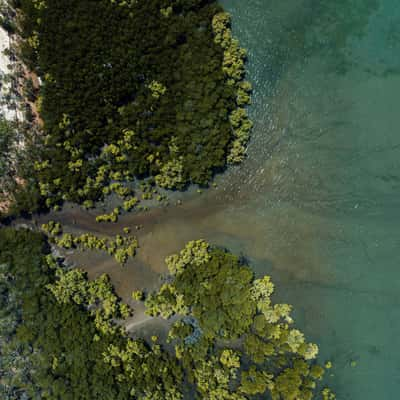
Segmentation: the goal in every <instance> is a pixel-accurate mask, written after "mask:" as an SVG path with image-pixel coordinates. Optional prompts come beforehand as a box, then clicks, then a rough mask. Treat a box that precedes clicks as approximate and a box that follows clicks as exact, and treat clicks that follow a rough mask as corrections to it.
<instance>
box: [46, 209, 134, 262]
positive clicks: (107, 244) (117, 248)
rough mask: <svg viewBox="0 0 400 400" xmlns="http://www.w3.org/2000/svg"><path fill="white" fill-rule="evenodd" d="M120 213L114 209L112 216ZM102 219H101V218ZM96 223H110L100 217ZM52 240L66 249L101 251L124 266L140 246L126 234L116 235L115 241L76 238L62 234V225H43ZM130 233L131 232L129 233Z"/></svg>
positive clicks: (84, 237) (90, 236)
mask: <svg viewBox="0 0 400 400" xmlns="http://www.w3.org/2000/svg"><path fill="white" fill-rule="evenodd" d="M116 213H119V209H117V208H116V209H114V211H113V213H112V215H115V214H116ZM99 217H100V218H99ZM99 217H97V218H96V221H98V222H100V221H105V220H107V221H108V216H107V215H106V216H99ZM42 229H43V231H44V232H46V233H47V234H48V235H49V236H50V239H51V240H52V241H53V242H54V243H55V244H56V245H57V246H59V247H62V248H64V249H71V248H79V249H81V250H100V251H104V252H106V253H108V254H109V255H112V256H114V258H115V260H116V261H117V262H118V263H119V264H121V265H124V264H125V263H126V262H127V261H128V258H129V257H134V256H135V254H136V249H137V248H138V246H139V244H138V241H137V239H136V237H134V236H131V235H129V234H126V236H121V235H116V236H115V238H114V239H108V238H100V237H98V236H96V235H93V234H91V233H83V234H81V235H78V236H75V235H72V234H71V233H62V227H61V225H60V223H58V222H54V221H49V222H48V223H47V224H43V225H42ZM125 231H126V230H125V229H124V232H125ZM128 233H129V232H128Z"/></svg>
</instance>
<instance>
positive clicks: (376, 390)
mask: <svg viewBox="0 0 400 400" xmlns="http://www.w3.org/2000/svg"><path fill="white" fill-rule="evenodd" d="M223 3H224V5H225V6H226V8H227V9H228V10H229V11H231V13H232V15H233V18H234V32H235V34H236V35H237V36H238V37H239V39H240V41H241V43H242V45H243V46H244V47H246V48H247V49H248V50H249V63H248V69H249V75H248V76H249V79H250V80H251V81H252V82H253V85H254V96H253V105H252V106H251V107H250V114H251V117H252V119H253V121H254V123H255V127H254V131H253V136H252V140H251V143H250V145H249V149H248V152H249V158H248V159H247V160H246V162H245V163H244V164H243V165H241V166H240V167H237V168H234V169H231V170H230V171H228V172H227V173H225V174H223V175H221V176H219V177H217V182H218V185H219V186H218V189H210V190H209V191H207V192H205V193H203V194H202V195H190V194H183V195H182V196H183V199H184V202H183V205H182V206H178V207H170V208H168V209H165V210H151V211H150V212H149V213H148V214H146V215H139V216H138V215H134V214H129V215H126V216H123V217H122V218H121V219H120V222H119V223H118V224H116V225H113V226H112V227H110V226H107V228H102V227H99V226H98V225H96V228H95V229H97V230H100V229H103V230H104V232H103V233H118V232H120V229H121V227H122V226H132V227H134V226H135V225H137V224H143V225H144V228H143V229H142V230H140V231H139V232H138V236H139V242H140V246H141V248H140V249H139V253H138V257H137V258H136V259H135V260H134V261H133V262H131V263H130V264H129V265H128V266H127V267H126V268H124V269H121V268H119V267H117V266H115V265H114V264H113V262H112V261H111V260H109V261H104V262H102V263H99V262H98V263H97V266H96V267H95V268H93V267H91V268H88V269H89V271H91V272H92V273H93V275H96V274H98V273H100V272H104V271H106V272H108V273H109V274H110V275H111V278H112V279H113V282H114V284H115V285H116V287H117V291H118V293H120V294H121V295H122V296H123V297H124V298H128V297H129V294H130V292H131V291H132V290H133V289H137V288H142V287H143V286H145V287H147V288H154V287H156V286H157V285H159V283H160V281H159V279H158V276H159V273H162V272H165V265H164V262H163V260H164V257H165V256H166V255H167V254H170V253H172V252H175V251H177V250H178V249H180V248H181V247H182V246H183V244H184V243H185V242H187V241H188V240H191V239H196V238H199V237H203V238H205V239H207V240H208V241H210V242H212V243H215V244H217V245H222V246H226V247H228V248H229V249H231V250H232V251H234V252H236V253H242V254H243V255H244V256H245V257H247V258H248V260H249V261H250V262H251V264H252V265H253V266H254V267H255V270H256V272H257V274H265V273H268V274H270V275H271V276H272V278H273V280H274V282H276V284H277V285H276V286H277V289H276V299H277V300H279V301H285V302H290V303H292V304H293V305H294V306H295V316H296V319H297V320H298V321H299V324H300V326H301V328H302V329H303V330H304V331H305V332H306V334H307V336H308V337H309V338H310V339H311V340H313V341H315V342H316V343H318V344H319V346H320V349H321V360H322V361H323V360H328V359H330V360H332V361H333V364H334V367H333V368H332V370H331V371H332V375H333V376H329V377H328V379H327V383H328V384H329V385H331V386H332V387H333V388H334V390H335V391H336V393H337V398H338V399H340V400H377V399H379V400H392V399H397V398H398V394H397V392H398V391H399V389H400V354H399V351H398V344H399V342H400V312H399V305H400V304H399V303H400V300H399V297H398V294H399V292H400V272H399V267H400V251H399V248H400V226H399V222H400V211H399V210H400V196H399V195H400V172H399V171H400V135H399V126H400V123H399V119H400V117H399V112H398V108H399V102H400V3H398V2H396V1H394V0H335V1H332V0H330V1H328V0H318V1H316V0H297V1H294V0H280V1H274V2H273V1H267V0H247V1H243V0H224V1H223ZM63 213H64V212H63ZM63 213H61V214H60V215H58V217H57V218H58V219H60V218H61V220H62V222H65V223H67V222H68V219H70V213H71V211H65V213H64V214H63ZM72 213H73V214H74V215H75V213H76V214H77V213H78V211H75V210H74V211H73V212H72ZM77 215H78V214H77ZM63 218H65V221H64V220H63ZM77 220H78V225H79V228H82V229H85V228H86V229H93V225H95V223H93V218H92V217H90V216H88V215H82V213H81V214H79V215H78V217H77ZM88 260H89V259H88V257H87V255H85V256H84V259H83V261H82V262H84V263H86V264H87V265H89V264H90V263H89V261H88ZM78 261H80V260H78ZM94 261H96V260H94ZM97 261H98V260H97ZM94 264H96V262H95V263H94ZM94 264H93V263H92V265H94ZM140 318H141V315H139V317H138V319H139V320H140ZM141 329H142V330H143V331H144V332H151V331H152V330H153V329H163V327H162V326H161V328H160V324H159V323H158V322H157V321H155V322H154V323H153V322H151V323H146V324H143V326H142V327H141ZM138 333H140V332H138ZM352 361H356V366H355V367H352V366H351V362H352Z"/></svg>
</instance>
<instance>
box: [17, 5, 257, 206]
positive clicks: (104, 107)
mask: <svg viewBox="0 0 400 400" xmlns="http://www.w3.org/2000/svg"><path fill="white" fill-rule="evenodd" d="M21 11H22V16H23V18H22V24H21V26H22V36H23V38H24V41H23V44H22V47H21V53H22V56H23V59H24V60H25V62H26V63H27V64H28V65H29V66H30V68H32V69H33V70H34V71H35V72H36V73H37V74H38V75H39V76H40V77H41V80H42V86H41V90H40V95H39V99H38V101H39V103H40V114H41V117H42V119H43V121H44V128H43V129H44V133H45V138H46V139H45V143H44V145H43V152H42V155H41V161H40V162H38V163H37V164H36V166H35V168H36V174H37V176H38V180H39V182H40V191H41V195H42V196H45V197H47V198H48V199H49V200H48V205H52V204H55V203H57V202H59V201H62V200H73V201H79V202H83V201H85V200H95V199H97V198H99V197H101V196H103V195H104V194H105V193H104V189H105V192H106V193H107V192H108V189H107V188H106V187H107V186H108V185H109V183H110V182H113V181H118V180H120V181H121V180H125V181H126V180H131V179H133V178H134V177H136V178H142V177H152V178H154V180H155V182H156V183H157V185H158V186H161V187H164V188H167V189H182V188H184V187H185V186H186V185H187V184H190V183H198V184H201V185H206V184H207V183H208V182H209V180H210V178H211V177H212V175H213V173H215V172H216V171H219V170H222V169H223V168H224V167H225V166H226V164H227V162H232V163H235V162H240V161H241V160H243V157H244V154H245V145H246V142H247V140H248V137H249V131H250V129H251V122H250V121H249V119H248V117H247V114H246V111H245V108H244V106H245V105H247V104H248V103H249V101H250V97H249V93H250V92H251V85H250V84H249V83H248V82H244V81H243V78H244V74H245V70H244V60H245V57H246V52H245V51H244V50H243V49H241V48H240V46H239V44H238V41H237V40H236V39H234V38H233V37H232V34H231V31H230V17H229V15H228V14H227V13H224V12H223V10H222V8H221V7H220V6H219V5H217V3H216V2H215V1H212V0H190V1H188V0H173V1H166V0H147V1H130V2H117V1H110V0H100V1H99V0H96V1H94V0H89V1H80V0H72V1H68V2H65V1H62V0H54V1H48V2H47V1H40V2H38V1H35V0H22V1H21Z"/></svg>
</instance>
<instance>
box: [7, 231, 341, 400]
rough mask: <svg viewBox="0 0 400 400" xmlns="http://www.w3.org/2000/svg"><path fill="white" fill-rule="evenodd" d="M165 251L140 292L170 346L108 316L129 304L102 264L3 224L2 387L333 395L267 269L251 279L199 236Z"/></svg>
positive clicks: (83, 392) (145, 395)
mask: <svg viewBox="0 0 400 400" xmlns="http://www.w3.org/2000/svg"><path fill="white" fill-rule="evenodd" d="M166 263H167V265H168V268H169V271H170V274H171V275H170V277H169V279H168V283H165V284H164V285H162V287H161V288H160V289H159V291H158V292H156V293H152V294H150V295H148V296H147V297H146V298H145V300H144V301H145V305H146V309H147V313H148V314H150V315H161V316H163V317H165V318H169V317H171V316H173V315H174V316H175V317H176V322H174V323H173V325H172V327H171V329H170V332H169V335H168V342H169V343H170V344H172V345H173V348H174V351H173V353H171V352H170V351H168V350H167V348H168V346H166V344H167V343H162V342H159V339H158V338H157V337H155V336H153V337H151V338H147V339H144V338H137V339H132V338H131V337H130V336H129V335H127V333H126V331H125V330H124V329H123V328H122V326H121V325H120V324H119V323H118V321H121V320H123V319H125V318H127V317H128V316H129V315H131V314H132V312H134V311H133V310H131V309H130V308H129V307H128V306H127V305H126V304H124V303H122V302H121V301H120V299H119V298H118V296H117V295H116V294H115V293H114V290H113V288H112V285H111V283H110V281H109V279H108V277H107V276H105V275H101V276H99V277H98V278H97V279H95V280H92V281H89V280H88V279H87V276H86V274H85V273H84V272H83V271H82V270H79V269H69V268H67V267H66V266H65V265H64V264H63V263H62V260H59V259H57V258H55V257H54V256H52V255H51V253H50V246H49V243H48V241H47V239H46V238H45V236H43V234H40V233H35V232H33V231H29V230H24V229H20V230H14V229H11V228H3V229H1V230H0V265H1V279H0V289H1V291H0V296H1V297H0V301H2V303H7V299H10V298H11V297H14V298H15V299H18V300H17V301H15V302H14V303H13V305H12V306H9V307H7V308H5V309H2V313H1V315H0V322H1V323H0V329H1V334H0V337H1V340H2V341H4V342H5V343H6V346H2V347H1V350H0V351H1V352H2V354H1V356H2V357H1V360H2V361H1V362H2V363H3V366H2V369H1V370H0V373H1V377H0V378H1V379H0V381H1V390H2V391H3V393H7V396H8V397H4V398H6V399H16V398H19V397H17V395H16V394H17V393H18V394H19V395H20V394H21V393H22V392H25V393H26V394H27V395H28V396H30V397H31V398H42V399H47V398H48V399H55V398H57V399H93V398H101V399H110V400H111V399H146V400H150V399H152V400H153V399H160V400H161V399H163V400H164V399H169V400H179V399H185V398H198V399H213V400H223V399H229V400H236V399H237V400H239V399H240V400H246V399H256V398H258V397H257V396H259V395H266V396H270V398H271V399H273V400H294V399H296V400H297V399H303V400H308V399H313V398H315V396H316V395H317V394H318V393H320V394H321V396H322V398H323V399H324V400H325V399H333V398H334V395H333V393H332V392H331V391H330V390H329V389H328V388H326V387H323V388H321V386H320V384H319V381H320V380H321V378H322V376H323V374H324V371H325V369H324V367H322V366H320V365H319V364H318V363H316V361H315V358H316V356H317V354H318V347H317V346H316V345H315V344H312V343H309V342H307V341H306V339H305V337H304V334H303V333H302V332H301V331H299V330H298V329H296V328H295V327H294V321H293V319H292V317H291V316H290V312H291V309H292V307H291V306H289V305H287V304H274V303H273V301H272V299H271V296H272V294H273V290H274V285H273V283H272V282H271V280H270V278H269V277H268V276H265V277H262V278H259V279H255V277H254V275H253V273H252V271H251V269H250V267H249V266H247V265H245V264H243V263H242V262H241V261H240V259H239V258H238V257H236V256H234V255H232V254H230V253H229V252H227V251H225V250H222V249H219V248H214V247H212V246H211V245H209V244H208V243H206V242H204V241H202V240H198V241H194V242H189V243H188V244H187V245H186V247H185V248H184V249H183V250H182V251H181V252H180V253H179V254H176V255H172V256H170V257H168V258H167V259H166ZM133 296H134V298H135V299H136V300H137V301H141V300H142V299H144V294H143V292H142V291H136V292H134V294H133ZM7 322H9V323H7ZM16 355H17V356H16ZM326 365H327V366H329V367H331V365H330V363H326ZM33 366H34V367H33ZM9 368H13V371H14V373H13V374H12V375H11V376H10V374H8V373H7V371H9ZM194 396H195V397H194Z"/></svg>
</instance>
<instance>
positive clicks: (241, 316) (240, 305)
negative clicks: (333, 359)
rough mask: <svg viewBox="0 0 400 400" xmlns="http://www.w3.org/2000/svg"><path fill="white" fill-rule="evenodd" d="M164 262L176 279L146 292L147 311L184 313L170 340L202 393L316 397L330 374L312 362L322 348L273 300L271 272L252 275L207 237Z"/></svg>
mask: <svg viewBox="0 0 400 400" xmlns="http://www.w3.org/2000/svg"><path fill="white" fill-rule="evenodd" d="M166 263H167V265H168V269H169V271H170V273H171V277H170V278H171V279H170V280H168V283H164V284H163V285H162V286H161V288H160V289H159V291H158V292H157V293H153V294H150V295H149V296H148V297H147V299H146V301H145V305H146V312H147V313H148V314H150V315H160V316H161V317H163V318H170V317H172V316H175V315H177V314H178V315H180V317H181V318H180V319H178V320H177V321H176V322H175V323H174V324H173V326H172V328H171V330H170V332H169V339H168V340H169V341H172V342H174V343H175V355H176V357H177V358H178V359H179V360H181V362H182V365H183V366H184V368H185V371H186V373H187V377H188V381H189V382H190V383H191V384H193V385H194V388H195V390H196V391H197V393H198V395H199V398H206V399H215V400H217V399H218V400H219V399H227V400H239V399H242V400H244V399H250V398H254V396H256V398H258V397H257V396H259V395H264V396H265V395H267V396H269V397H270V398H271V399H272V400H311V399H312V398H314V395H315V393H316V391H317V381H319V380H320V379H321V378H322V376H323V374H324V371H325V370H324V368H323V367H321V366H320V365H318V364H315V363H314V362H312V360H314V359H315V358H316V356H317V354H318V347H317V346H316V345H315V344H312V343H307V342H306V340H305V337H304V334H303V333H302V332H301V331H299V330H298V329H296V328H292V327H291V325H292V324H293V322H294V321H293V319H292V318H291V316H290V312H291V310H292V307H291V306H290V305H288V304H273V302H272V299H271V296H272V294H273V292H274V285H273V283H272V282H271V279H270V277H269V276H264V277H262V278H260V279H254V276H253V273H252V271H251V269H250V267H248V266H247V265H243V264H241V262H240V261H239V258H238V257H236V256H234V255H232V254H230V253H228V252H227V251H224V250H221V249H218V248H213V247H211V246H210V245H209V244H208V243H207V242H205V241H203V240H197V241H192V242H189V243H188V244H187V245H186V247H185V248H184V249H183V250H182V251H180V252H179V253H178V254H174V255H172V256H169V257H167V259H166ZM238 339H240V340H238ZM233 344H235V350H233V349H232V348H231V347H230V346H231V345H233ZM238 344H240V345H238ZM242 358H245V360H246V363H245V365H246V368H245V367H244V365H242V364H241V359H242ZM269 397H268V398H269Z"/></svg>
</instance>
